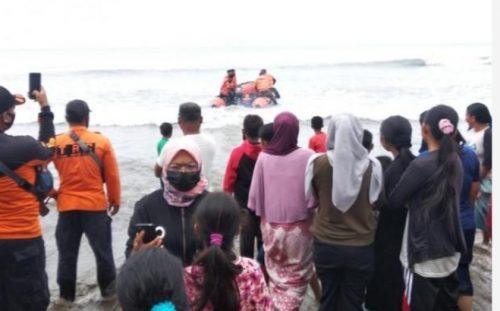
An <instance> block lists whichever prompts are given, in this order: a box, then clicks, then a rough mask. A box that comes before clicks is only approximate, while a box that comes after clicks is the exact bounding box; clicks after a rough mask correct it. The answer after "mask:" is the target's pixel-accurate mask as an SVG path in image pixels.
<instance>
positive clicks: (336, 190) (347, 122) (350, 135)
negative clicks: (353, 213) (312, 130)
mask: <svg viewBox="0 0 500 311" xmlns="http://www.w3.org/2000/svg"><path fill="white" fill-rule="evenodd" d="M362 140H363V128H362V126H361V123H360V122H359V120H358V119H357V118H356V117H355V116H353V115H351V114H341V115H338V116H336V117H334V118H332V120H331V121H330V124H329V126H328V135H327V141H326V149H327V151H326V155H327V157H328V162H329V163H330V165H331V166H332V168H333V180H332V203H333V205H334V206H335V207H336V208H337V209H339V210H340V211H341V212H343V213H345V212H347V211H348V210H349V209H350V208H351V206H352V205H353V204H354V202H355V201H356V199H357V197H358V195H359V191H360V190H361V183H362V181H363V175H364V173H365V172H366V170H367V169H368V166H369V165H371V166H372V174H371V180H370V194H369V200H370V203H372V204H373V203H374V202H375V201H376V200H377V199H378V197H379V195H380V191H381V190H382V167H381V165H380V162H379V161H378V160H377V159H376V158H374V157H372V156H370V155H369V154H368V150H366V148H365V147H363V145H362ZM315 158H316V156H313V157H311V159H310V160H309V164H308V167H307V170H306V185H305V186H306V195H307V196H308V197H309V196H310V195H311V193H312V178H313V162H314V159H315Z"/></svg>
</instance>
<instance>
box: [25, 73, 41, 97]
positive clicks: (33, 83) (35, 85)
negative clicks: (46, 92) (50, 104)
mask: <svg viewBox="0 0 500 311" xmlns="http://www.w3.org/2000/svg"><path fill="white" fill-rule="evenodd" d="M41 86H42V74H41V73H39V72H30V85H29V91H28V97H29V98H30V99H35V96H33V94H32V93H33V91H34V90H37V91H40V88H41Z"/></svg>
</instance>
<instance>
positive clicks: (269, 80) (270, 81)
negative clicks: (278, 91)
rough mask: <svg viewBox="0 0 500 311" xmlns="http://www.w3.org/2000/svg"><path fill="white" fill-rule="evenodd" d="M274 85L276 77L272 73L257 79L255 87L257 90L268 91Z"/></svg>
mask: <svg viewBox="0 0 500 311" xmlns="http://www.w3.org/2000/svg"><path fill="white" fill-rule="evenodd" d="M273 85H274V78H273V76H271V75H270V74H265V75H261V76H259V77H258V78H257V80H255V89H256V90H257V91H261V92H262V91H268V90H270V89H271V88H272V87H273Z"/></svg>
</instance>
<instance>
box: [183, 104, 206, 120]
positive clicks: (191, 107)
mask: <svg viewBox="0 0 500 311" xmlns="http://www.w3.org/2000/svg"><path fill="white" fill-rule="evenodd" d="M179 117H180V118H181V119H182V120H184V121H188V122H195V121H198V120H199V119H200V118H201V108H200V106H199V105H198V104H196V103H184V104H181V105H180V106H179Z"/></svg>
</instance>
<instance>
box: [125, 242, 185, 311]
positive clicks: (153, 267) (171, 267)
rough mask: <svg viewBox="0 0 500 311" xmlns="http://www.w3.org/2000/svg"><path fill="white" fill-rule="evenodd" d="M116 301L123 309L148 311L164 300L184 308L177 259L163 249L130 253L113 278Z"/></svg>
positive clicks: (181, 309)
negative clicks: (118, 272) (114, 280)
mask: <svg viewBox="0 0 500 311" xmlns="http://www.w3.org/2000/svg"><path fill="white" fill-rule="evenodd" d="M116 288H117V296H118V301H119V302H120V305H121V307H122V309H123V310H124V311H149V310H151V308H152V307H153V306H154V305H156V304H158V303H164V302H171V303H172V304H173V305H174V306H175V309H176V310H180V311H183V310H187V299H186V293H185V291H184V279H183V269H182V264H181V262H180V260H179V259H178V258H177V257H175V256H174V255H172V254H170V252H169V251H167V250H166V249H164V248H152V249H147V250H143V251H139V252H137V253H136V254H134V255H132V256H131V257H130V258H129V259H128V260H127V261H126V262H125V264H124V265H123V267H122V268H121V270H120V274H119V275H118V278H117V280H116Z"/></svg>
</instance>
